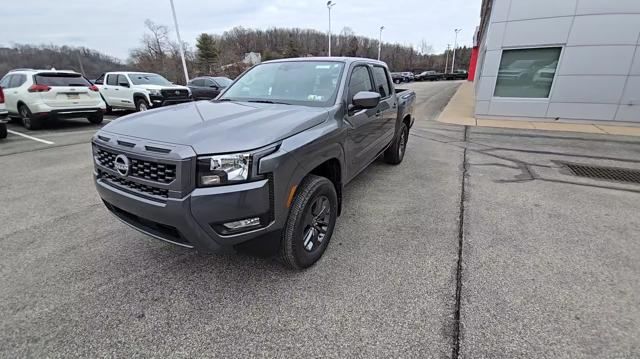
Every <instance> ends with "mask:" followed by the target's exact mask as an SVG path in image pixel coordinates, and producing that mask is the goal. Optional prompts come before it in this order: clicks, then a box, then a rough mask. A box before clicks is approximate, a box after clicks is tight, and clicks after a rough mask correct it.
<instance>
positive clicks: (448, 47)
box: [444, 44, 451, 74]
mask: <svg viewBox="0 0 640 359" xmlns="http://www.w3.org/2000/svg"><path fill="white" fill-rule="evenodd" d="M450 48H451V44H447V49H446V50H445V52H444V53H445V54H446V58H447V60H446V62H445V63H444V73H445V74H446V73H447V71H449V49H450Z"/></svg>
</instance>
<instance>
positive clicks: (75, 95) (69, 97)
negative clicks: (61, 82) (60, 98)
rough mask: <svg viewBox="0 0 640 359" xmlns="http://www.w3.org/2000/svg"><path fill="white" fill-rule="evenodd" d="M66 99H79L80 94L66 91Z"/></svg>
mask: <svg viewBox="0 0 640 359" xmlns="http://www.w3.org/2000/svg"><path fill="white" fill-rule="evenodd" d="M67 99H68V100H79V99H80V94H77V93H68V94H67Z"/></svg>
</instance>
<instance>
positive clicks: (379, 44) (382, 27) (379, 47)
mask: <svg viewBox="0 0 640 359" xmlns="http://www.w3.org/2000/svg"><path fill="white" fill-rule="evenodd" d="M382 30H384V26H380V40H379V41H378V61H380V51H381V50H382Z"/></svg>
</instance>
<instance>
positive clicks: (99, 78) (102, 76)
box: [94, 74, 104, 85]
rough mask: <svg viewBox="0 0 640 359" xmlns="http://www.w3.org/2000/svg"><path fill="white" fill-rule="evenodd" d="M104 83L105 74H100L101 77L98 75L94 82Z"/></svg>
mask: <svg viewBox="0 0 640 359" xmlns="http://www.w3.org/2000/svg"><path fill="white" fill-rule="evenodd" d="M103 83H104V74H102V75H100V77H98V78H97V79H96V81H95V82H94V84H96V85H102V84H103Z"/></svg>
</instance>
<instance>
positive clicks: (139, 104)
mask: <svg viewBox="0 0 640 359" xmlns="http://www.w3.org/2000/svg"><path fill="white" fill-rule="evenodd" d="M147 110H149V104H148V103H147V100H145V99H143V98H138V99H137V100H136V112H141V111H147Z"/></svg>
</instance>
